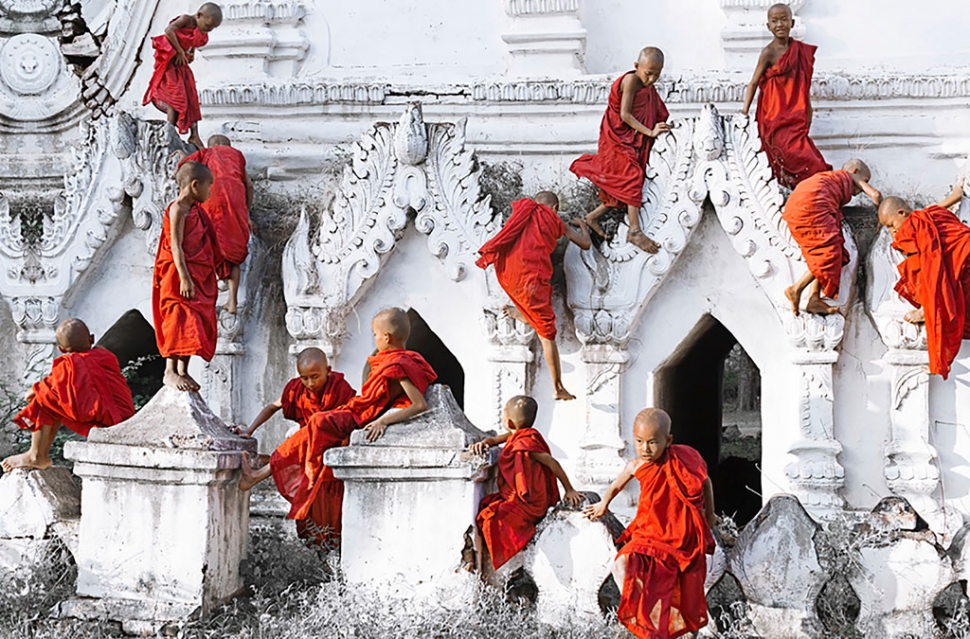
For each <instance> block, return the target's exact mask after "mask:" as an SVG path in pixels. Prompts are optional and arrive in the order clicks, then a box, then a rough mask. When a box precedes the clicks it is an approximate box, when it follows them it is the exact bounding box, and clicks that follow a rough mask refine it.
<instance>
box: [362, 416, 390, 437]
mask: <svg viewBox="0 0 970 639" xmlns="http://www.w3.org/2000/svg"><path fill="white" fill-rule="evenodd" d="M386 430H387V424H385V423H384V422H382V421H381V420H379V419H375V420H374V421H372V422H371V423H369V424H367V425H366V426H364V433H365V434H366V435H367V441H369V442H371V443H374V442H376V441H377V440H378V439H380V438H381V437H382V436H383V435H384V431H386Z"/></svg>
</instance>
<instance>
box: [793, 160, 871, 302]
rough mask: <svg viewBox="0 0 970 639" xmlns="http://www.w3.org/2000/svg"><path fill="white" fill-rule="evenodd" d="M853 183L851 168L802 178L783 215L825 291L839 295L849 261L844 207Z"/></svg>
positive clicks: (828, 295) (849, 198)
mask: <svg viewBox="0 0 970 639" xmlns="http://www.w3.org/2000/svg"><path fill="white" fill-rule="evenodd" d="M853 190H854V183H853V181H852V175H851V174H850V173H849V172H848V171H842V170H839V171H824V172H822V173H816V174H815V175H813V176H812V177H810V178H808V179H807V180H805V181H803V182H802V183H801V184H799V185H798V186H797V187H795V190H794V191H792V194H791V195H790V196H789V198H788V202H786V203H785V210H784V212H783V213H782V218H783V219H784V220H785V221H786V222H787V223H788V228H789V229H790V230H791V234H792V237H793V238H795V241H796V242H798V246H799V247H801V249H802V257H804V258H805V262H806V263H807V264H808V270H809V271H811V273H812V275H814V276H815V279H817V280H818V283H819V286H820V287H821V290H822V293H824V294H825V296H826V297H828V298H829V299H833V300H834V299H837V298H838V296H839V284H840V283H841V281H842V267H843V266H845V265H846V264H848V263H849V252H848V251H847V250H845V237H843V235H842V207H843V206H845V205H846V204H848V203H849V200H851V199H852V191H853Z"/></svg>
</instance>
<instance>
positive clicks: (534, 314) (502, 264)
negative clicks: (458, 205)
mask: <svg viewBox="0 0 970 639" xmlns="http://www.w3.org/2000/svg"><path fill="white" fill-rule="evenodd" d="M565 233H566V227H565V225H564V224H563V223H562V220H561V219H559V215H558V214H557V213H556V212H555V211H553V210H552V209H551V208H549V207H548V206H546V205H544V204H539V203H537V202H536V201H535V200H531V199H528V198H524V199H521V200H516V201H515V202H513V203H512V216H511V217H510V218H509V219H508V221H507V222H506V223H505V226H503V227H502V230H501V231H499V232H498V233H497V234H496V235H495V237H493V238H492V239H490V240H489V241H488V242H486V243H485V244H484V245H483V246H482V248H480V249H478V252H479V253H480V254H481V257H480V258H479V259H478V261H477V262H475V264H477V265H478V266H479V267H481V268H487V267H488V265H489V264H494V265H495V276H496V278H497V279H498V283H499V285H501V287H502V288H503V289H504V290H505V292H506V293H508V296H509V298H510V299H511V300H512V303H513V304H515V307H516V308H517V309H519V312H520V313H522V316H523V317H524V318H525V320H526V322H528V323H529V326H531V327H532V328H534V329H535V331H536V333H538V334H539V336H540V337H543V338H545V339H550V340H552V339H556V313H555V312H554V311H553V310H552V283H551V282H550V280H551V279H552V257H551V255H552V252H553V251H554V250H555V248H556V242H558V241H559V238H560V237H562V236H563V235H565Z"/></svg>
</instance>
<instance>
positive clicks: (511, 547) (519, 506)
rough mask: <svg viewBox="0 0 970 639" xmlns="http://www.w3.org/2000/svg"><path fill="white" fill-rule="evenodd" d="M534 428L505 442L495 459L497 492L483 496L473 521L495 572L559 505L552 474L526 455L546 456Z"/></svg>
mask: <svg viewBox="0 0 970 639" xmlns="http://www.w3.org/2000/svg"><path fill="white" fill-rule="evenodd" d="M549 452H550V451H549V445H548V444H547V443H546V440H545V439H543V438H542V434H541V433H539V431H537V430H536V429H535V428H520V429H519V430H516V431H514V432H513V433H512V436H511V437H509V438H508V440H506V442H505V447H504V448H502V454H501V455H500V456H499V458H498V492H497V493H492V494H491V495H485V497H484V498H483V499H482V503H481V505H480V506H479V511H478V517H476V518H475V521H476V523H477V524H478V528H479V530H481V531H482V538H483V539H484V540H485V545H486V546H487V547H488V554H489V555H491V557H492V565H493V566H494V567H495V569H496V570H498V569H499V568H500V567H501V566H502V565H503V564H505V562H507V561H508V560H509V559H511V558H512V557H513V556H514V555H515V554H516V553H517V552H519V551H520V550H522V549H523V548H525V546H526V544H528V543H529V541H530V540H531V539H532V537H533V536H535V534H536V524H538V523H539V522H540V521H542V518H543V517H545V516H546V512H547V511H548V510H549V509H550V508H551V507H553V506H555V505H556V503H557V502H558V501H559V487H558V486H557V485H556V477H555V475H553V474H552V471H551V470H550V469H549V468H548V467H546V466H544V465H543V464H540V463H539V462H537V461H533V460H532V458H530V457H529V453H549Z"/></svg>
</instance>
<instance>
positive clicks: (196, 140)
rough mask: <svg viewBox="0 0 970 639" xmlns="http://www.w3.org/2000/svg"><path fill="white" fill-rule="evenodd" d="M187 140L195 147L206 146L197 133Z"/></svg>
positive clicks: (201, 147)
mask: <svg viewBox="0 0 970 639" xmlns="http://www.w3.org/2000/svg"><path fill="white" fill-rule="evenodd" d="M186 142H188V143H189V144H191V145H193V146H194V147H195V148H197V149H200V150H201V149H204V148H205V144H204V143H203V142H202V138H200V137H199V136H197V135H193V136H192V137H190V138H189V139H188V140H186Z"/></svg>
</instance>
